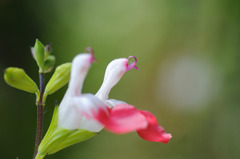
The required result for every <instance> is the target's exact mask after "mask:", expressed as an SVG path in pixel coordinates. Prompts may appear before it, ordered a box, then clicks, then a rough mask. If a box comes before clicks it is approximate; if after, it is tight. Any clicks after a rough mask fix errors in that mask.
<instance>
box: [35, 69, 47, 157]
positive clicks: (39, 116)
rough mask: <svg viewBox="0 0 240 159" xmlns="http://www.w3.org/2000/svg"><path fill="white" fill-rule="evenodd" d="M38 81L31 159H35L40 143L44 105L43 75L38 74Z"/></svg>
mask: <svg viewBox="0 0 240 159" xmlns="http://www.w3.org/2000/svg"><path fill="white" fill-rule="evenodd" d="M39 81H40V98H39V101H37V130H36V141H35V150H34V155H33V159H35V157H36V155H37V152H38V146H39V144H40V143H41V140H42V128H43V110H44V108H43V106H44V103H43V102H42V100H43V93H44V89H45V88H44V74H43V73H40V74H39Z"/></svg>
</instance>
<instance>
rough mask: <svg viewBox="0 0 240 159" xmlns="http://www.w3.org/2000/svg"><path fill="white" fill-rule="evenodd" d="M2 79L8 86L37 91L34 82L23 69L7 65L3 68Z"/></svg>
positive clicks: (31, 91)
mask: <svg viewBox="0 0 240 159" xmlns="http://www.w3.org/2000/svg"><path fill="white" fill-rule="evenodd" d="M4 79H5V81H6V83H7V84H9V85H10V86H12V87H14V88H17V89H20V90H23V91H27V92H30V93H38V87H37V85H36V83H35V82H34V81H33V80H32V79H31V78H30V77H29V76H28V75H27V74H26V73H25V71H24V70H23V69H20V68H16V67H9V68H7V69H6V70H5V73H4Z"/></svg>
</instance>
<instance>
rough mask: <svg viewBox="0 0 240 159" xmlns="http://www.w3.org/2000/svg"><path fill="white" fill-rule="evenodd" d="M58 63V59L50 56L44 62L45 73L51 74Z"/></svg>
mask: <svg viewBox="0 0 240 159" xmlns="http://www.w3.org/2000/svg"><path fill="white" fill-rule="evenodd" d="M55 61H56V58H55V57H54V56H52V55H50V56H48V57H47V59H46V60H45V62H44V68H43V69H44V73H47V72H50V71H51V70H52V68H53V65H54V63H55Z"/></svg>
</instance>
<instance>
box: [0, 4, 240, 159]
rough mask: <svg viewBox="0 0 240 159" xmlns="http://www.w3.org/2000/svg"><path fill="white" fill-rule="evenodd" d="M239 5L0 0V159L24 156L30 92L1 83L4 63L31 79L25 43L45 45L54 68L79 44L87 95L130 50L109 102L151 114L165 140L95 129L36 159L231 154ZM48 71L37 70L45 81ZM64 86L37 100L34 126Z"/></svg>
mask: <svg viewBox="0 0 240 159" xmlns="http://www.w3.org/2000/svg"><path fill="white" fill-rule="evenodd" d="M239 6H240V2H239V1H237V0H121V1H115V0H101V1H96V0H69V1H63V0H51V1H47V0H42V1H32V0H25V1H19V0H1V1H0V70H1V73H2V77H1V78H0V125H1V126H0V158H1V159H13V158H16V157H17V156H18V157H19V159H29V158H32V154H33V149H34V141H35V128H36V106H35V104H34V103H35V95H32V94H29V93H25V92H22V91H19V90H16V89H14V88H11V87H9V86H8V85H6V84H5V82H4V81H3V72H4V69H5V68H7V67H9V66H15V67H21V68H24V69H25V70H26V72H27V74H28V75H29V76H31V77H32V78H33V79H34V80H35V81H36V82H37V83H38V70H37V66H36V63H35V61H33V59H32V56H31V53H30V46H33V45H34V42H35V39H36V38H39V39H40V40H41V41H42V42H43V43H44V44H47V43H49V42H52V48H53V54H54V55H55V56H56V58H57V63H56V65H59V64H61V63H65V62H70V61H71V60H72V59H73V57H74V56H75V55H77V54H78V53H80V52H84V50H85V48H86V47H87V46H91V47H92V48H94V50H95V56H96V58H97V63H96V64H94V65H93V66H92V68H91V70H90V72H89V74H88V77H87V79H86V81H85V84H84V89H83V92H90V93H96V92H97V90H98V88H99V87H100V85H101V83H102V80H103V76H104V71H105V68H106V66H107V64H108V63H109V62H110V61H111V60H113V59H115V58H120V57H128V56H129V55H134V56H136V57H137V58H138V67H139V68H140V71H136V70H131V71H129V72H127V73H126V74H125V76H124V77H123V78H122V79H121V81H120V82H119V83H118V85H117V86H115V87H114V88H113V89H112V91H111V94H110V98H115V99H119V100H123V101H126V102H128V103H131V104H133V105H135V106H137V107H138V108H139V109H145V110H149V111H151V112H153V113H154V114H155V115H156V116H157V118H158V121H159V123H160V124H161V125H162V126H163V127H164V128H165V130H166V131H167V132H170V133H172V135H173V138H172V139H171V140H170V142H169V143H168V144H162V143H152V142H147V141H144V140H142V139H141V138H140V137H138V135H137V134H136V133H130V134H126V135H115V134H111V133H109V132H107V131H105V130H103V131H101V133H100V134H99V135H98V136H96V137H94V138H91V139H90V140H87V141H84V142H82V143H79V144H76V145H74V146H71V147H69V148H67V149H64V150H62V151H60V152H58V153H56V154H54V155H50V156H47V157H46V159H77V158H82V159H83V158H84V159H123V158H124V159H193V158H194V159H202V158H204V159H237V158H240V151H239V147H240V137H239V134H240V124H239V123H240V105H239V104H240V98H239V96H240V66H239V61H240V7H239ZM50 77H51V73H50V74H49V75H47V76H46V80H48V79H49V78H50ZM66 88H67V87H66V86H65V87H64V88H62V89H61V90H60V91H58V92H57V93H55V94H53V95H51V96H49V97H48V99H47V104H46V108H45V120H44V132H46V130H47V128H48V126H49V123H50V120H51V116H52V112H53V107H54V101H55V100H58V101H61V99H62V97H63V95H64V92H65V90H66Z"/></svg>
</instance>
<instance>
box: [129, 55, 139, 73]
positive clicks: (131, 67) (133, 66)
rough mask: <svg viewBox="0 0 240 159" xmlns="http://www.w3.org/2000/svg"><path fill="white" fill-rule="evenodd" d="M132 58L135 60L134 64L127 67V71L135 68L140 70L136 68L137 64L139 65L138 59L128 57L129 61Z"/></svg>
mask: <svg viewBox="0 0 240 159" xmlns="http://www.w3.org/2000/svg"><path fill="white" fill-rule="evenodd" d="M130 58H134V63H132V64H128V65H127V71H129V70H131V69H133V68H135V69H136V70H139V69H138V67H137V66H136V64H137V58H136V57H135V56H129V57H128V61H129V59H130Z"/></svg>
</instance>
